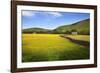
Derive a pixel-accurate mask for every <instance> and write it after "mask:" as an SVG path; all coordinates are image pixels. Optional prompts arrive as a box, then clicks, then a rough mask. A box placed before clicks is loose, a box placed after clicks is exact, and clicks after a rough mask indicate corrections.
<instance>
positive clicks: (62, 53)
mask: <svg viewBox="0 0 100 73" xmlns="http://www.w3.org/2000/svg"><path fill="white" fill-rule="evenodd" d="M69 37H71V38H73V37H74V38H75V37H76V38H77V37H80V38H79V40H86V39H87V41H89V35H88V36H86V35H77V36H75V35H73V36H70V35H69ZM82 59H89V48H87V47H85V46H83V45H79V44H76V43H74V42H72V41H70V40H69V39H66V38H63V37H61V36H60V34H22V62H37V61H58V60H82Z"/></svg>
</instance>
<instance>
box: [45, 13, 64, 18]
mask: <svg viewBox="0 0 100 73" xmlns="http://www.w3.org/2000/svg"><path fill="white" fill-rule="evenodd" d="M46 13H47V14H50V15H53V16H54V17H61V16H62V14H61V13H60V12H46Z"/></svg>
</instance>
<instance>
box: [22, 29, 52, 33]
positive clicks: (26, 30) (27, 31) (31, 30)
mask: <svg viewBox="0 0 100 73" xmlns="http://www.w3.org/2000/svg"><path fill="white" fill-rule="evenodd" d="M50 31H51V30H49V29H44V28H27V29H23V30H22V32H23V33H47V32H50Z"/></svg>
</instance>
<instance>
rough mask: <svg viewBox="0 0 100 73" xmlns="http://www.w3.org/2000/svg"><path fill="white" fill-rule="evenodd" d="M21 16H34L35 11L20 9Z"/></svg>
mask: <svg viewBox="0 0 100 73" xmlns="http://www.w3.org/2000/svg"><path fill="white" fill-rule="evenodd" d="M22 15H23V16H35V13H34V12H32V11H22Z"/></svg>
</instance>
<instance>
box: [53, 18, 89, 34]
mask: <svg viewBox="0 0 100 73" xmlns="http://www.w3.org/2000/svg"><path fill="white" fill-rule="evenodd" d="M72 29H75V30H77V31H79V32H88V31H89V29H90V28H89V19H86V20H83V21H80V22H77V23H74V24H72V25H64V26H60V27H58V28H56V29H55V30H56V31H63V32H65V31H66V30H68V31H70V30H72Z"/></svg>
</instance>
